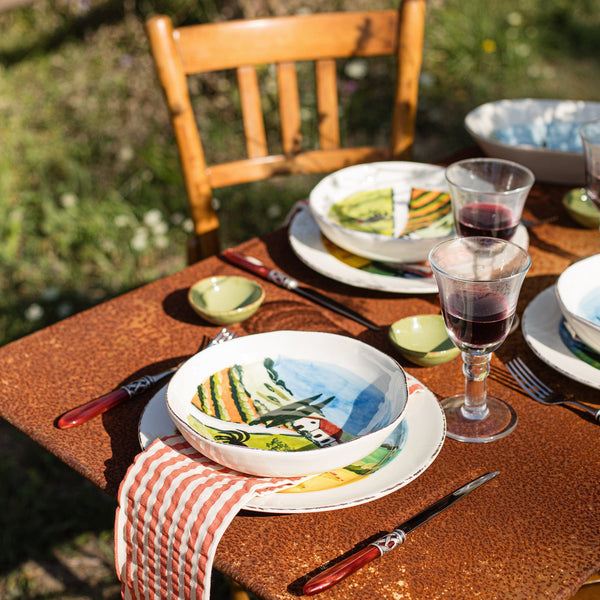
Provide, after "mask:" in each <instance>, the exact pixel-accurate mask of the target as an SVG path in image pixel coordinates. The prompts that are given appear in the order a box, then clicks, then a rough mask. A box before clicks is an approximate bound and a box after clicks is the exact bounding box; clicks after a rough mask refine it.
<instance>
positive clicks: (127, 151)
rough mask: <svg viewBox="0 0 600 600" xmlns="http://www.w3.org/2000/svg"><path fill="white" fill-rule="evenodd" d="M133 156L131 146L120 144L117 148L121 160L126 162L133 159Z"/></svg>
mask: <svg viewBox="0 0 600 600" xmlns="http://www.w3.org/2000/svg"><path fill="white" fill-rule="evenodd" d="M134 156H135V152H134V151H133V148H132V147H131V146H129V145H127V146H121V147H120V148H119V153H118V159H119V160H120V161H121V162H123V163H128V162H130V161H131V160H133V157H134Z"/></svg>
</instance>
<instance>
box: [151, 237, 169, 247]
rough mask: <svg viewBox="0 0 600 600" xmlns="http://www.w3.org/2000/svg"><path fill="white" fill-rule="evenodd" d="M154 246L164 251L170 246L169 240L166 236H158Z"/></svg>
mask: <svg viewBox="0 0 600 600" xmlns="http://www.w3.org/2000/svg"><path fill="white" fill-rule="evenodd" d="M154 245H155V246H156V247H157V248H160V249H161V250H164V249H165V248H167V247H168V246H169V238H168V237H167V236H166V235H158V236H156V237H155V238H154Z"/></svg>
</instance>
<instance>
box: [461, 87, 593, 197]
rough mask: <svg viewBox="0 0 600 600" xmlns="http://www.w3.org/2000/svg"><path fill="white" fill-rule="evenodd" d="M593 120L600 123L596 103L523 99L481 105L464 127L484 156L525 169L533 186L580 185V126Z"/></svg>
mask: <svg viewBox="0 0 600 600" xmlns="http://www.w3.org/2000/svg"><path fill="white" fill-rule="evenodd" d="M594 119H600V102H584V101H583V100H537V99H533V98H521V99H514V100H498V101H496V102H488V103H486V104H482V105H481V106H478V107H477V108H475V109H473V110H472V111H471V112H469V114H468V115H467V116H466V117H465V122H464V124H465V128H466V130H467V131H468V132H469V134H470V135H471V137H472V138H473V139H474V140H475V141H476V142H477V144H478V145H479V147H480V148H481V149H482V150H483V151H484V152H485V154H487V155H488V156H492V157H495V158H505V159H508V160H512V161H515V162H518V163H521V164H522V165H524V166H526V167H529V168H530V169H531V170H532V171H533V173H534V174H535V178H536V180H537V181H546V182H551V183H562V184H565V185H582V184H583V183H584V182H585V161H584V158H583V150H582V146H581V139H580V137H579V127H580V126H581V125H582V124H583V123H585V122H587V121H592V120H594Z"/></svg>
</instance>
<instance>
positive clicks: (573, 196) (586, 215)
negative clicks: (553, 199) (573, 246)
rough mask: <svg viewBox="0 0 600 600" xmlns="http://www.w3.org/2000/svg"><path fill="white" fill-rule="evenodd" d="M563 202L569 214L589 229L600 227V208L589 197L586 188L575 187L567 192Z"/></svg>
mask: <svg viewBox="0 0 600 600" xmlns="http://www.w3.org/2000/svg"><path fill="white" fill-rule="evenodd" d="M562 202H563V206H564V207H565V210H566V211H567V212H568V213H569V216H570V217H571V218H572V219H573V220H574V221H576V222H577V223H579V224H580V225H583V226H584V227H587V228H589V229H598V228H599V227H600V210H598V209H597V208H596V207H595V206H594V204H593V203H592V201H591V200H590V199H589V198H588V197H587V194H586V191H585V188H575V189H573V190H571V191H569V192H567V193H566V194H565V195H564V197H563V201H562Z"/></svg>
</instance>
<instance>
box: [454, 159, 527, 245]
mask: <svg viewBox="0 0 600 600" xmlns="http://www.w3.org/2000/svg"><path fill="white" fill-rule="evenodd" d="M446 181H447V182H448V187H449V190H450V197H451V200H452V211H453V213H454V224H455V228H456V232H457V233H458V235H460V236H462V237H468V236H490V237H499V238H503V239H505V240H511V239H512V238H513V237H514V235H515V232H516V230H517V227H518V225H519V222H520V221H521V214H522V213H523V206H524V205H525V200H526V199H527V196H528V194H529V190H531V186H532V185H533V183H534V181H535V176H534V175H533V173H532V172H531V170H530V169H528V168H527V167H524V166H523V165H520V164H518V163H516V162H513V161H510V160H504V159H501V158H467V159H464V160H459V161H458V162H455V163H452V164H451V165H449V166H448V167H447V168H446Z"/></svg>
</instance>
